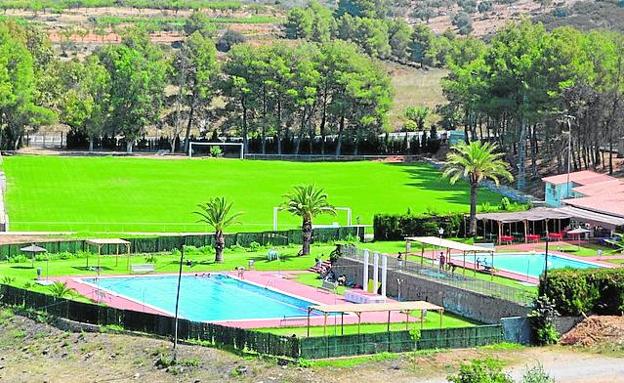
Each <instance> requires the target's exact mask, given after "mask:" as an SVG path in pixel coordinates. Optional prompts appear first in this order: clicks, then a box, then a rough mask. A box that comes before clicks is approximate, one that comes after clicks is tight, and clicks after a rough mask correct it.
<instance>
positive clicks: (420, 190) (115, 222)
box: [3, 156, 500, 233]
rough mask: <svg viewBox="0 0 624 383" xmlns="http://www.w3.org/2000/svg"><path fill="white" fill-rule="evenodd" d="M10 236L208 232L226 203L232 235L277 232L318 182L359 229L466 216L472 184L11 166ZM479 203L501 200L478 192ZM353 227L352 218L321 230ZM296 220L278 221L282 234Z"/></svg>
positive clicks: (135, 162) (85, 161) (208, 163)
mask: <svg viewBox="0 0 624 383" xmlns="http://www.w3.org/2000/svg"><path fill="white" fill-rule="evenodd" d="M3 168H4V171H5V173H6V176H7V195H6V203H7V210H8V214H9V219H10V230H12V231H26V230H29V231H30V230H46V231H77V232H86V233H95V232H183V231H206V230H207V228H206V227H205V226H204V225H202V224H197V223H196V221H197V219H196V216H195V215H194V214H192V212H193V211H194V210H195V209H196V205H197V204H198V203H201V202H204V201H206V200H207V199H208V198H210V197H214V196H225V197H227V198H228V199H229V200H230V201H232V202H233V203H234V210H236V211H242V212H244V215H243V216H242V217H241V218H240V219H239V221H240V224H237V225H234V226H232V227H231V228H230V229H229V231H262V230H270V229H271V228H272V219H273V212H272V210H273V209H272V208H273V207H274V206H278V205H279V204H280V203H281V202H282V201H283V194H284V193H286V192H288V191H289V190H290V189H291V187H292V186H294V185H297V184H301V183H314V184H316V185H318V186H320V187H323V188H324V189H325V191H326V192H327V193H328V194H329V201H330V203H332V204H334V205H335V206H345V207H350V208H352V209H353V221H354V223H355V222H356V218H359V222H360V223H362V224H371V223H372V219H373V215H374V214H376V213H404V212H405V211H406V210H407V209H408V208H410V209H411V210H412V211H413V212H424V211H427V210H432V211H435V212H440V213H444V212H450V211H466V212H467V211H468V205H467V204H468V201H469V191H468V187H467V184H465V183H459V184H457V185H454V186H451V185H449V184H448V182H447V181H446V180H444V179H442V178H441V174H440V172H438V171H436V170H435V169H433V168H432V167H431V166H429V165H426V164H387V163H380V162H324V163H301V162H286V161H250V160H246V161H241V160H229V159H219V160H215V159H192V160H190V159H150V158H123V157H64V156H13V157H5V159H4V164H3ZM479 201H480V202H486V201H489V202H490V203H493V204H498V203H499V201H500V196H498V195H496V194H494V193H491V192H488V191H481V192H480V199H479ZM331 222H339V223H341V224H346V213H344V212H339V214H338V216H337V217H328V216H323V217H319V218H318V219H316V220H315V222H314V223H315V224H329V223H331ZM299 224H300V221H299V219H297V218H295V217H291V216H289V215H288V214H287V213H286V212H280V213H279V229H286V228H292V227H295V226H298V225H299Z"/></svg>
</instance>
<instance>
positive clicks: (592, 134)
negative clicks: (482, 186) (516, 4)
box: [442, 21, 624, 189]
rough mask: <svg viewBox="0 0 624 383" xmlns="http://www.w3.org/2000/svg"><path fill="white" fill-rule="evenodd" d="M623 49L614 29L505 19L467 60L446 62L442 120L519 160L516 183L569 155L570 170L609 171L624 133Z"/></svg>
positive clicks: (565, 161) (521, 184)
mask: <svg viewBox="0 0 624 383" xmlns="http://www.w3.org/2000/svg"><path fill="white" fill-rule="evenodd" d="M623 54H624V37H623V35H621V34H619V33H615V32H608V31H590V32H585V33H584V32H580V31H578V30H576V29H573V28H571V27H562V28H557V29H554V30H553V31H551V32H548V31H546V29H545V28H544V27H543V25H541V24H534V23H531V22H529V21H522V22H519V23H514V24H509V25H508V26H507V27H505V28H504V29H502V30H500V31H499V32H498V33H497V34H496V35H495V36H494V37H493V38H492V40H491V41H490V42H489V44H487V45H486V46H484V47H483V49H480V50H478V51H475V52H474V55H473V57H471V58H470V59H467V57H464V59H463V60H461V61H459V62H458V61H453V60H451V61H449V62H448V63H447V65H448V67H449V69H450V74H449V76H448V78H447V79H446V80H445V81H444V83H443V90H444V93H445V95H446V97H447V99H448V100H449V104H448V105H446V106H445V107H444V108H442V117H443V120H444V123H445V125H447V126H449V127H451V128H453V127H456V126H463V127H464V128H465V131H466V139H467V140H473V139H477V138H481V139H488V140H491V141H494V142H496V143H497V144H498V146H499V147H501V148H502V149H503V151H504V152H505V153H506V154H507V160H508V161H509V162H510V163H514V164H517V167H518V168H517V177H516V179H517V182H518V185H517V186H518V188H520V189H524V188H525V185H526V182H527V178H528V177H531V178H534V179H537V178H538V177H539V174H538V170H539V168H540V167H542V166H552V165H556V168H557V170H558V171H559V172H562V171H564V170H565V169H566V168H567V164H568V158H570V165H571V167H572V169H574V170H580V169H588V168H596V167H599V166H601V167H603V168H606V169H608V171H609V172H610V173H612V172H613V170H614V160H613V158H614V154H615V148H616V143H617V140H618V139H621V137H622V136H623V135H624V130H623V127H622V126H623V122H624V109H623V108H622V106H623V102H624V93H623V91H624V82H623V79H624V77H623V76H624V61H623V60H624V56H623ZM568 145H569V146H570V151H568ZM514 170H516V169H514ZM553 170H555V169H552V168H551V171H553Z"/></svg>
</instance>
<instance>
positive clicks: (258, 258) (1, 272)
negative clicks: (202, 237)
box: [0, 245, 335, 292]
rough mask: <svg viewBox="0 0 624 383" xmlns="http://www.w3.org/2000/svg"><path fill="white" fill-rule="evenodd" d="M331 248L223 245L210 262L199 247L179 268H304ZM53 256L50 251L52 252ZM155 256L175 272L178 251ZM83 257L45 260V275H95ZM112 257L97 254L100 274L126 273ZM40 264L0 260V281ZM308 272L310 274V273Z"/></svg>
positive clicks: (19, 277) (20, 283)
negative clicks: (272, 254)
mask: <svg viewBox="0 0 624 383" xmlns="http://www.w3.org/2000/svg"><path fill="white" fill-rule="evenodd" d="M334 248H335V246H332V245H313V246H312V254H311V255H308V256H305V257H302V256H297V252H298V251H299V249H300V247H298V246H288V247H277V248H276V249H277V250H278V252H279V254H280V260H274V261H267V260H266V253H267V249H266V248H262V249H259V250H257V251H249V250H247V249H242V248H237V249H226V250H225V253H224V258H225V259H224V262H223V263H220V264H219V263H214V253H213V252H212V249H211V248H200V249H199V250H197V251H193V252H189V253H187V254H185V258H184V259H185V260H192V261H193V263H192V265H191V266H187V265H184V266H183V270H182V271H183V272H185V273H193V272H205V271H232V270H234V268H235V267H237V266H245V267H248V261H249V260H254V268H255V269H256V270H260V271H269V270H282V271H287V270H306V269H308V268H310V267H311V266H313V265H314V259H315V258H316V257H321V258H323V259H327V258H328V257H329V253H330V252H331V251H332V250H333V249H334ZM53 256H54V255H53ZM148 258H151V257H150V255H132V256H131V257H130V263H131V264H132V263H146V262H147V260H148ZM153 259H154V260H155V268H156V272H157V273H177V272H178V267H179V260H180V257H179V255H174V254H171V253H162V254H155V255H154V256H153ZM86 262H87V258H86V257H85V254H82V255H80V257H75V258H71V259H66V260H61V259H54V260H51V261H50V262H49V275H50V276H52V277H54V276H64V275H86V276H88V275H93V276H95V275H96V272H95V271H93V270H88V269H87V268H86ZM97 262H98V260H97V257H96V256H95V255H93V254H91V255H90V257H89V265H90V266H96V265H97ZM115 263H116V262H115V257H110V256H102V257H100V267H101V269H102V274H108V275H110V274H127V273H128V269H127V257H120V258H119V260H118V264H117V265H115ZM39 267H41V269H42V271H43V276H44V277H45V275H46V262H45V260H43V259H42V260H39V261H35V266H34V268H32V266H31V261H30V260H28V261H24V262H20V263H9V262H1V263H0V283H2V282H3V280H4V279H5V277H9V278H11V279H13V280H12V282H11V283H10V284H11V285H14V286H17V287H24V286H25V285H27V284H28V285H31V284H32V282H33V281H34V279H35V277H36V276H37V274H36V273H37V271H36V269H37V268H39ZM310 275H311V274H310ZM29 288H30V289H32V290H36V291H42V292H46V291H47V288H45V287H42V286H40V285H32V286H29Z"/></svg>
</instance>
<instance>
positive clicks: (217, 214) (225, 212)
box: [194, 197, 243, 263]
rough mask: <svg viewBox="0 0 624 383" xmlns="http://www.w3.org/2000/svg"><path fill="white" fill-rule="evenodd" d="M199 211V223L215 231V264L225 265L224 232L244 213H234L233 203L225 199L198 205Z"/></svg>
mask: <svg viewBox="0 0 624 383" xmlns="http://www.w3.org/2000/svg"><path fill="white" fill-rule="evenodd" d="M197 207H198V208H199V210H198V211H195V212H194V214H197V215H199V216H200V217H201V218H200V219H199V221H198V222H203V223H205V224H207V225H209V226H210V227H212V228H213V229H214V231H215V244H214V248H215V262H216V263H223V249H224V248H225V237H224V236H223V231H224V230H225V229H226V228H227V227H228V226H231V225H232V224H234V223H235V222H236V219H237V218H238V217H240V216H241V215H242V214H243V213H241V212H237V213H233V212H232V203H231V202H228V201H227V199H225V197H214V198H212V199H210V200H209V201H208V202H206V203H204V204H199V205H197Z"/></svg>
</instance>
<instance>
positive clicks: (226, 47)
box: [217, 29, 247, 52]
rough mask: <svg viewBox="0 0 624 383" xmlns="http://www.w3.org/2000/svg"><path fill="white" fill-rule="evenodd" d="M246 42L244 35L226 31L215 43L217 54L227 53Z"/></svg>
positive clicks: (230, 30)
mask: <svg viewBox="0 0 624 383" xmlns="http://www.w3.org/2000/svg"><path fill="white" fill-rule="evenodd" d="M245 41H247V38H246V37H245V35H243V34H242V33H240V32H238V31H234V30H232V29H228V30H226V31H225V32H224V33H223V35H221V37H220V38H219V41H217V50H218V51H219V52H229V51H230V49H232V47H233V46H234V45H236V44H242V43H244V42H245Z"/></svg>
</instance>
